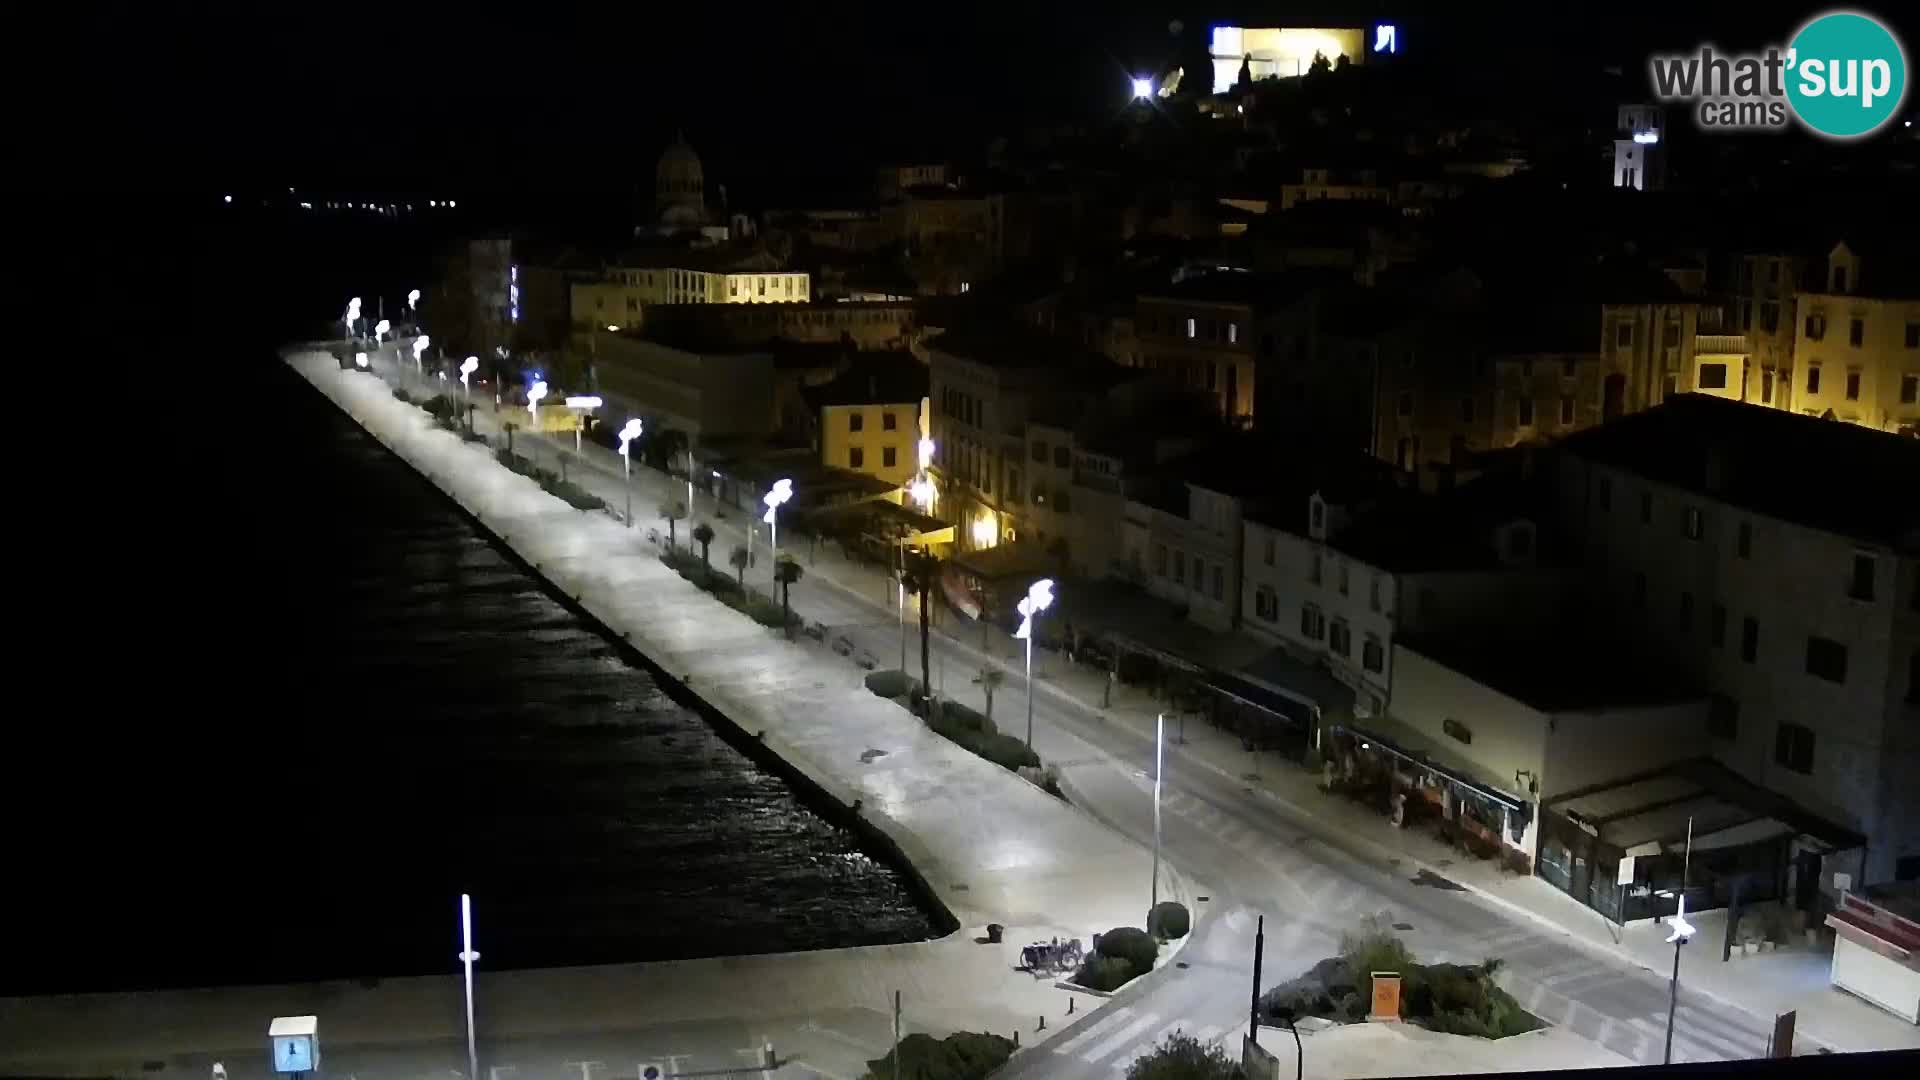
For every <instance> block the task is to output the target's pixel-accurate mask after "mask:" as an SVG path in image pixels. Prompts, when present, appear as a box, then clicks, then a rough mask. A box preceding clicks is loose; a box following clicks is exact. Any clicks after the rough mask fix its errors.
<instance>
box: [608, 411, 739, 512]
mask: <svg viewBox="0 0 1920 1080" xmlns="http://www.w3.org/2000/svg"><path fill="white" fill-rule="evenodd" d="M644 426H645V425H643V424H641V423H640V421H639V420H638V419H633V420H629V421H627V423H626V426H625V427H622V428H621V429H620V471H621V473H623V474H624V478H625V480H626V482H627V528H629V529H631V528H633V460H632V459H631V458H629V457H628V456H627V444H628V443H631V442H633V440H635V439H637V438H639V437H640V432H641V430H642V429H643V428H644ZM747 535H749V536H751V535H753V530H752V529H748V530H747Z"/></svg>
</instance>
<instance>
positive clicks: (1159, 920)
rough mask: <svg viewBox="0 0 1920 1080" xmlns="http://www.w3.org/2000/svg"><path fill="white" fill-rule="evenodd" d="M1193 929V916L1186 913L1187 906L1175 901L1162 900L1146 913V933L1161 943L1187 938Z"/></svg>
mask: <svg viewBox="0 0 1920 1080" xmlns="http://www.w3.org/2000/svg"><path fill="white" fill-rule="evenodd" d="M1192 927H1193V916H1191V915H1189V914H1188V913H1187V906H1186V905H1185V904H1182V903H1180V902H1178V901H1175V900H1162V901H1160V902H1159V903H1157V904H1155V905H1153V908H1152V910H1150V911H1148V912H1147V933H1149V934H1152V935H1153V936H1154V937H1157V938H1159V939H1161V940H1162V941H1173V940H1175V939H1177V938H1183V937H1186V936H1187V931H1188V930H1190V929H1192Z"/></svg>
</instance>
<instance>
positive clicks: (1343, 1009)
mask: <svg viewBox="0 0 1920 1080" xmlns="http://www.w3.org/2000/svg"><path fill="white" fill-rule="evenodd" d="M1334 1011H1335V1014H1336V1015H1337V1016H1338V1017H1339V1018H1340V1019H1341V1020H1344V1021H1346V1022H1347V1023H1349V1024H1357V1023H1359V1022H1360V1021H1362V1020H1365V1019H1366V1018H1367V999H1366V998H1363V997H1361V996H1360V995H1359V994H1357V993H1354V992H1352V991H1349V992H1348V993H1347V994H1346V996H1344V997H1342V998H1341V999H1340V1003H1339V1004H1338V1005H1337V1006H1335V1009H1334Z"/></svg>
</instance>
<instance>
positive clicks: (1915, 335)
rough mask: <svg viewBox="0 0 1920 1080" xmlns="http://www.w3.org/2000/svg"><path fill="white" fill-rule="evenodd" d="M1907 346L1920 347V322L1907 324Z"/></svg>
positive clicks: (1910, 347)
mask: <svg viewBox="0 0 1920 1080" xmlns="http://www.w3.org/2000/svg"><path fill="white" fill-rule="evenodd" d="M1907 348H1909V349H1920V322H1910V323H1908V324H1907Z"/></svg>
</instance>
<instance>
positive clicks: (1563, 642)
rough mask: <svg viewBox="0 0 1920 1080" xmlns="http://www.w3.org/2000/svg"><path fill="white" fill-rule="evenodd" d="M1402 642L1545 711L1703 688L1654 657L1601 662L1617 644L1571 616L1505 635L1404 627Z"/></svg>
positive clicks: (1693, 695)
mask: <svg viewBox="0 0 1920 1080" xmlns="http://www.w3.org/2000/svg"><path fill="white" fill-rule="evenodd" d="M1397 647H1401V648H1406V649H1411V650H1412V651H1414V652H1417V653H1419V654H1420V655H1422V656H1425V657H1427V658H1429V659H1431V660H1433V661H1434V662H1435V663H1438V664H1442V665H1444V666H1446V667H1449V668H1452V669H1453V670H1454V671H1457V672H1459V673H1460V674H1462V675H1465V676H1467V677H1468V678H1470V679H1473V680H1474V681H1476V682H1479V683H1481V684H1482V685H1485V686H1488V687H1490V688H1492V689H1494V690H1496V691H1498V692H1500V693H1502V694H1505V695H1506V696H1508V697H1510V698H1512V699H1514V700H1515V701H1518V702H1520V703H1522V704H1524V705H1527V706H1530V707H1531V708H1535V709H1538V710H1540V711H1541V712H1566V711H1572V710H1581V709H1598V708H1621V707H1630V706H1645V705H1674V704H1680V703H1684V702H1689V701H1698V700H1701V699H1702V698H1704V697H1705V696H1706V695H1705V691H1703V690H1701V689H1699V688H1698V687H1695V686H1693V685H1691V684H1689V683H1687V682H1685V681H1683V680H1681V679H1679V678H1677V677H1674V676H1671V675H1668V674H1665V673H1662V672H1660V671H1658V670H1657V669H1656V668H1654V667H1653V666H1652V665H1640V664H1607V663H1600V662H1597V661H1596V660H1595V659H1594V658H1595V657H1600V656H1608V655H1611V654H1613V653H1615V652H1617V651H1618V650H1617V648H1616V647H1615V646H1614V645H1613V644H1612V643H1609V642H1605V641H1602V640H1599V639H1598V638H1596V637H1595V636H1594V635H1593V633H1592V632H1591V631H1589V630H1588V629H1587V628H1585V627H1581V626H1576V625H1571V624H1568V625H1563V626H1560V627H1555V628H1551V629H1547V630H1544V631H1540V632H1536V633H1532V634H1528V635H1526V636H1520V635H1518V634H1515V635H1510V636H1508V637H1507V638H1506V639H1505V640H1501V639H1498V638H1485V639H1478V638H1474V639H1469V638H1464V637H1461V636H1458V635H1442V634H1405V633H1403V634H1401V635H1400V638H1399V641H1398V642H1397Z"/></svg>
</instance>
